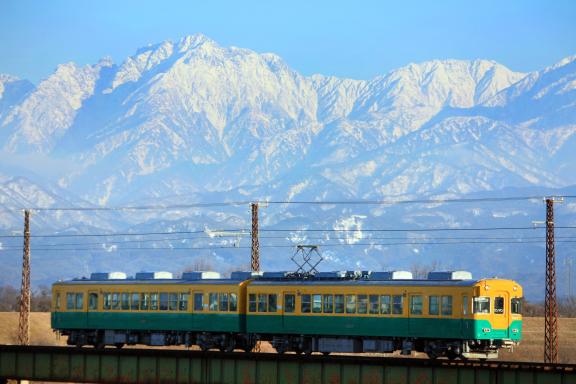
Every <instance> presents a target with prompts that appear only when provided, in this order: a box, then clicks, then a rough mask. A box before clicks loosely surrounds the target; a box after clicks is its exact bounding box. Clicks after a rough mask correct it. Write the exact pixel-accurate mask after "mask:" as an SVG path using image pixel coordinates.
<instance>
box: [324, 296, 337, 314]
mask: <svg viewBox="0 0 576 384" xmlns="http://www.w3.org/2000/svg"><path fill="white" fill-rule="evenodd" d="M322 310H323V312H324V313H332V312H334V296H332V295H324V307H323V308H322Z"/></svg>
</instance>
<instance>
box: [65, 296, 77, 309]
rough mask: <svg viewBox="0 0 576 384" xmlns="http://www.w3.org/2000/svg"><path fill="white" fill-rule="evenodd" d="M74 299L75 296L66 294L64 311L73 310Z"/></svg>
mask: <svg viewBox="0 0 576 384" xmlns="http://www.w3.org/2000/svg"><path fill="white" fill-rule="evenodd" d="M75 299H76V295H75V294H73V293H67V294H66V309H74V300H75Z"/></svg>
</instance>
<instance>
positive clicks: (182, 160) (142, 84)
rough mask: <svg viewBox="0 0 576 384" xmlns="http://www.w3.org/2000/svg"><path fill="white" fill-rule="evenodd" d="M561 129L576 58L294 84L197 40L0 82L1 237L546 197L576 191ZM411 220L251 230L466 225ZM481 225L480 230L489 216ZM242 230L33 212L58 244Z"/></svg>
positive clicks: (361, 215)
mask: <svg viewBox="0 0 576 384" xmlns="http://www.w3.org/2000/svg"><path fill="white" fill-rule="evenodd" d="M575 133H576V57H570V58H566V59H565V60H563V61H561V62H559V63H557V64H555V65H552V66H550V67H548V68H544V69H543V70H541V71H537V72H533V73H527V74H525V73H518V72H514V71H511V70H509V69H507V68H506V67H504V66H502V65H500V64H498V63H496V62H493V61H487V60H473V61H463V60H442V61H439V60H435V61H430V62H425V63H421V64H410V65H408V66H406V67H403V68H400V69H398V70H395V71H392V72H390V73H388V74H386V75H383V76H378V77H376V78H374V79H371V80H353V79H341V78H335V77H327V76H322V75H313V76H310V77H306V76H302V75H301V74H299V73H298V72H296V71H294V70H293V69H291V68H290V67H289V66H288V65H287V64H286V63H285V62H284V61H283V60H282V59H281V58H280V57H278V56H276V55H273V54H259V53H256V52H254V51H251V50H248V49H242V48H236V47H222V46H220V45H218V44H217V43H216V42H214V41H212V40H210V39H209V38H207V37H205V36H203V35H194V36H188V37H185V38H183V39H181V40H180V41H178V42H176V43H173V42H164V43H161V44H157V45H150V46H148V47H144V48H142V49H140V50H138V51H137V52H136V54H135V55H134V56H131V57H129V58H127V59H126V60H125V61H124V62H123V63H121V64H115V63H113V62H112V61H111V60H110V59H102V60H101V61H100V62H99V63H97V64H94V65H87V66H84V67H81V66H78V65H76V64H74V63H68V64H63V65H60V66H59V67H58V68H57V69H56V71H55V72H54V73H53V74H52V75H51V76H49V77H48V78H47V79H45V80H43V81H42V82H40V84H38V85H37V86H34V85H33V84H31V83H30V82H28V81H26V80H19V79H17V78H15V77H12V76H9V75H0V163H1V164H0V201H1V202H2V204H3V206H4V207H8V208H11V209H12V208H13V209H12V210H10V209H9V210H7V211H5V212H0V227H1V228H4V230H5V231H14V230H20V229H19V227H20V218H19V215H20V213H19V212H18V211H17V209H18V208H22V207H55V206H58V207H62V206H79V205H82V206H110V205H112V206H114V205H134V204H136V205H138V204H142V203H143V202H146V203H147V204H155V203H158V202H161V203H162V204H168V205H170V204H177V203H181V202H196V201H224V200H254V199H261V200H264V199H276V200H288V201H292V200H296V201H298V200H316V201H328V200H343V199H372V200H386V199H390V198H402V199H404V198H414V197H426V196H432V195H443V196H451V197H462V196H471V195H477V194H479V193H480V194H482V193H487V194H490V193H500V192H501V191H506V190H510V188H516V189H517V190H519V191H523V192H526V193H528V191H531V190H533V189H534V188H544V190H546V191H556V190H561V189H562V188H568V187H570V186H571V185H574V184H576V172H575V171H576V165H575V164H576V162H575V161H574V160H576V157H575V155H574V148H576V136H575ZM518 188H519V189H518ZM14 209H16V210H14ZM413 209H414V208H402V209H393V210H389V209H377V210H372V211H370V210H367V211H362V212H360V211H359V210H357V211H353V210H350V209H340V207H337V208H335V207H326V206H322V208H321V209H320V208H318V209H316V208H314V209H312V210H310V209H306V208H302V207H294V206H288V205H285V206H284V205H283V206H281V207H276V208H274V209H270V211H269V217H268V218H267V219H264V220H265V223H266V224H267V225H269V226H270V227H274V226H282V225H288V224H295V225H296V224H298V225H301V226H306V227H308V228H312V227H318V228H335V227H338V226H342V225H344V226H348V225H352V226H353V227H354V228H356V229H354V231H358V230H360V231H361V229H358V228H359V227H357V226H360V227H362V225H364V227H365V228H366V226H367V225H368V223H373V224H374V225H373V226H378V224H377V223H378V222H379V220H377V219H375V218H378V217H380V216H379V215H382V214H384V213H383V212H388V213H387V214H392V213H393V216H391V217H390V219H391V220H392V221H395V222H397V223H398V225H404V224H406V225H408V226H409V225H412V226H421V227H425V226H430V225H432V226H440V227H442V226H446V225H459V224H457V223H458V222H459V221H458V220H460V222H461V223H464V222H466V220H465V219H466V218H465V216H462V214H461V212H451V213H450V214H447V213H445V212H444V211H443V210H444V208H442V206H440V207H438V206H436V207H430V208H427V209H424V210H423V211H426V212H428V214H427V215H425V216H427V219H423V220H418V219H414V216H413V215H414V214H415V212H414V211H413ZM518 210H520V211H522V212H524V215H528V213H527V212H533V211H534V209H533V207H531V208H530V209H528V208H527V209H524V208H521V207H519V208H518ZM311 212H314V215H313V216H311V217H310V216H308V217H306V215H310V214H311ZM391 212H392V213H391ZM42 215H44V216H42ZM374 215H376V216H374ZM481 216H482V215H481ZM430 217H433V219H429V218H430ZM506 217H507V218H510V217H516V218H517V217H518V216H517V215H506ZM482 218H483V219H482V220H483V221H482V222H481V223H483V224H485V225H487V226H493V225H494V223H493V222H491V221H490V220H494V216H493V215H486V216H482ZM246 219H247V218H246V217H245V213H244V212H243V211H240V210H235V209H231V210H229V211H226V212H225V211H224V210H222V209H220V210H219V209H218V208H211V209H204V210H202V209H198V210H196V211H193V212H192V211H186V212H179V213H174V212H172V213H167V212H148V213H141V214H139V215H124V214H113V215H108V214H104V213H103V214H94V213H87V212H79V213H78V212H76V213H69V214H68V213H66V214H62V213H57V212H51V213H49V214H48V213H45V212H44V213H42V214H41V215H39V216H36V220H37V225H38V228H41V229H42V230H44V231H46V232H51V231H56V232H58V231H65V232H70V233H87V232H89V231H98V230H100V231H111V230H125V229H127V228H129V229H130V230H133V229H134V228H139V229H141V230H144V229H146V230H151V229H155V230H161V229H162V228H171V229H174V230H177V229H178V228H187V229H190V228H196V229H202V228H205V226H206V225H209V226H213V227H218V226H221V227H230V226H237V227H245V226H246V225H247V221H246ZM506 220H508V219H506ZM510 220H512V221H513V219H510ZM514 220H515V219H514ZM526 220H528V219H526ZM567 220H574V218H573V216H570V215H568V216H567ZM362 223H363V224H362ZM354 233H355V232H354ZM362 236H363V235H362ZM362 236H361V237H362ZM346 241H347V240H346ZM170 244H174V243H173V242H170ZM374 244H375V243H374V241H372V245H370V246H366V247H364V248H362V249H361V247H355V249H354V250H353V251H352V250H346V251H345V252H350V254H351V255H355V257H357V258H358V259H359V260H360V261H362V260H364V264H363V265H364V266H366V267H370V268H374V263H372V264H370V262H368V263H366V260H377V259H378V256H376V255H380V254H381V253H382V251H378V252H376V251H374V250H375V249H376V248H375V246H374ZM371 250H372V251H371ZM340 252H344V251H343V250H342V251H340ZM371 252H376V253H375V254H374V255H373V256H367V255H369V254H371ZM400 253H402V254H410V255H413V253H412V252H408V253H406V252H400ZM488 254H490V253H489V252H488ZM236 255H237V253H236ZM235 257H236V256H234V255H232V254H231V255H229V259H234V260H235ZM331 257H332V258H333V259H334V258H336V259H337V258H338V257H339V256H338V252H336V253H334V254H333V256H331ZM494 257H496V256H494ZM489 259H490V257H489ZM149 262H150V259H149V258H146V257H144V259H143V260H142V263H143V264H144V265H149ZM374 262H375V261H374ZM96 265H99V264H96ZM93 266H94V261H93V260H92V261H85V264H83V267H82V268H84V269H83V270H89V269H91V268H92V267H93ZM402 266H404V268H407V266H406V265H405V263H404V264H402V265H398V267H402ZM454 266H458V265H454ZM103 267H104V266H103ZM334 267H338V268H345V267H346V264H345V263H344V262H342V263H340V264H338V263H336V264H334ZM351 267H352V266H351V265H349V266H348V268H351ZM376 267H380V266H379V265H376ZM480 270H481V271H489V270H490V268H488V267H486V268H485V269H480ZM48 275H49V276H51V277H52V276H53V275H54V274H53V273H52V274H50V273H48ZM2 278H3V277H2V276H0V279H2Z"/></svg>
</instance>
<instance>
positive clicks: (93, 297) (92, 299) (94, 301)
mask: <svg viewBox="0 0 576 384" xmlns="http://www.w3.org/2000/svg"><path fill="white" fill-rule="evenodd" d="M88 309H90V310H91V311H94V310H96V309H98V294H97V293H94V292H92V293H90V294H89V295H88Z"/></svg>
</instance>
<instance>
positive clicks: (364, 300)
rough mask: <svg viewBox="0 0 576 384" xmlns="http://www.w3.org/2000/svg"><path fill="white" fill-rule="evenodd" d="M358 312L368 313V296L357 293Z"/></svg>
mask: <svg viewBox="0 0 576 384" xmlns="http://www.w3.org/2000/svg"><path fill="white" fill-rule="evenodd" d="M358 313H361V314H365V313H368V296H367V295H358Z"/></svg>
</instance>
